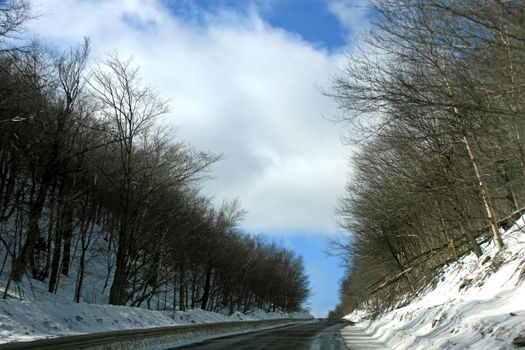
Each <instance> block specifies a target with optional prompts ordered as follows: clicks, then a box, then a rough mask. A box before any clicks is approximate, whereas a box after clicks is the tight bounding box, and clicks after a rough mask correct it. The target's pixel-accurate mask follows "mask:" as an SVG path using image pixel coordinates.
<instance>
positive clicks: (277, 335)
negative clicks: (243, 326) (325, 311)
mask: <svg viewBox="0 0 525 350" xmlns="http://www.w3.org/2000/svg"><path fill="white" fill-rule="evenodd" d="M345 326H347V324H346V323H334V322H329V321H324V320H321V321H319V322H314V323H308V324H300V325H291V326H284V327H279V328H274V329H268V330H264V331H257V332H252V333H248V334H241V335H232V336H226V337H221V338H215V339H211V340H206V341H203V342H200V343H196V344H192V345H185V346H180V347H176V348H172V349H178V350H180V349H194V350H214V349H227V350H236V349H250V350H256V349H261V350H262V349H265V350H268V349H271V350H281V349H282V350H294V349H297V350H305V349H306V350H309V349H311V350H340V349H346V347H345V345H344V342H343V338H342V337H341V335H340V332H339V331H340V330H341V329H342V328H343V327H345Z"/></svg>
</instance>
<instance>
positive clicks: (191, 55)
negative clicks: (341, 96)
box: [31, 0, 346, 233]
mask: <svg viewBox="0 0 525 350" xmlns="http://www.w3.org/2000/svg"><path fill="white" fill-rule="evenodd" d="M35 7H36V11H37V12H39V13H42V14H43V16H42V17H41V18H39V19H38V20H36V21H34V22H33V23H32V24H31V29H32V30H33V31H35V32H36V33H39V34H40V35H41V36H42V37H43V38H48V39H49V40H51V41H52V42H57V43H59V45H63V46H66V45H71V44H73V43H75V42H78V41H80V40H81V39H82V37H84V36H88V37H90V38H91V40H92V44H93V49H94V50H93V51H94V56H95V57H103V54H104V53H107V52H114V51H115V50H116V51H118V52H119V53H120V54H121V55H123V56H127V55H130V54H132V55H133V57H134V58H135V60H136V62H137V64H139V65H140V66H141V71H142V75H143V77H144V80H145V81H146V82H148V83H149V84H151V85H153V86H155V87H156V88H157V89H158V90H159V91H160V92H161V94H162V95H164V96H166V97H169V98H171V101H172V106H173V110H174V112H173V113H172V114H170V115H169V116H167V117H166V118H165V119H167V120H169V122H170V123H173V124H174V125H176V126H178V127H179V136H180V137H181V138H182V139H184V140H185V141H187V142H189V143H190V144H192V145H194V146H195V147H196V148H197V149H204V150H210V151H214V152H220V153H223V154H224V155H225V157H226V159H225V160H223V161H222V162H220V163H218V164H217V165H216V166H215V167H214V176H215V179H214V180H212V181H209V182H208V183H206V184H205V187H204V191H205V192H206V194H208V195H213V196H214V197H215V198H216V199H217V201H218V202H220V201H222V198H232V197H239V198H240V200H241V203H242V204H243V206H244V207H245V208H246V209H247V210H248V212H249V214H248V216H247V218H246V221H245V228H246V229H248V230H251V231H256V232H262V231H271V232H281V233H282V232H287V231H300V230H307V231H321V232H323V231H324V232H326V231H328V232H330V231H334V230H336V227H335V224H334V223H333V218H332V213H333V210H334V207H335V205H336V202H337V198H338V196H339V195H340V194H342V192H343V188H344V182H345V174H346V161H345V157H344V151H345V150H344V147H343V146H342V145H341V143H340V141H339V132H340V126H339V125H334V124H332V123H330V122H328V121H326V120H324V119H323V118H322V116H323V115H325V116H331V115H333V114H334V113H336V108H335V105H334V103H333V102H332V101H331V100H330V99H329V98H327V97H324V96H322V95H321V93H320V92H319V90H318V88H317V87H318V86H322V87H327V86H329V85H330V79H331V77H332V76H333V75H334V74H336V73H337V72H338V71H339V69H340V67H341V65H342V63H343V62H344V60H345V58H344V57H343V56H341V55H339V54H332V53H329V52H327V51H324V50H321V49H318V48H316V47H315V46H313V45H310V44H309V43H307V42H305V41H303V40H301V39H300V38H298V37H297V36H296V35H293V34H290V33H287V32H285V31H284V30H282V29H275V28H272V27H270V26H269V25H268V24H266V23H265V22H264V21H263V20H262V19H261V17H260V16H259V15H258V13H257V11H256V10H255V7H254V8H252V10H250V11H249V12H248V13H247V14H246V15H244V16H243V15H240V14H238V13H233V12H228V11H220V12H217V13H215V14H213V15H212V14H210V15H208V16H206V17H205V20H204V22H203V23H196V22H194V21H191V20H184V19H182V18H179V17H176V16H175V15H173V14H172V13H171V12H170V11H169V10H168V9H166V8H165V7H163V5H162V4H161V3H160V2H159V1H156V0H147V1H139V0H122V1H85V0H60V1H58V0H38V1H35Z"/></svg>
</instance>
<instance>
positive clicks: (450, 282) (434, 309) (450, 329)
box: [345, 217, 525, 349]
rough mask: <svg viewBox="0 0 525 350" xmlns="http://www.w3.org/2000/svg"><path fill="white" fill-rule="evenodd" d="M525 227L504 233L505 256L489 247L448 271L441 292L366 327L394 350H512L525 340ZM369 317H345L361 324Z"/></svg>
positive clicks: (360, 314) (444, 272)
mask: <svg viewBox="0 0 525 350" xmlns="http://www.w3.org/2000/svg"><path fill="white" fill-rule="evenodd" d="M524 227H525V220H524V218H523V217H522V218H521V219H520V220H518V221H517V222H516V224H515V225H514V226H513V227H511V228H510V229H509V230H507V232H505V233H504V234H503V238H504V241H505V244H506V246H505V248H504V249H503V250H502V251H501V252H499V253H497V249H496V247H495V245H494V243H493V242H491V243H488V244H486V245H485V246H483V251H484V254H483V256H481V257H480V258H477V257H476V256H475V255H474V254H470V255H468V256H465V257H463V258H462V259H460V261H458V262H456V263H454V264H451V265H449V266H447V267H446V268H444V269H442V271H441V273H440V275H439V278H440V280H439V282H438V283H437V285H436V287H435V288H433V289H429V290H428V291H427V292H426V293H425V294H423V295H421V296H420V297H418V298H417V299H416V300H414V301H413V302H412V303H410V304H409V305H407V306H405V307H402V308H399V309H396V310H393V311H391V312H388V313H386V314H384V315H383V316H381V317H380V318H379V319H376V320H375V321H362V322H361V323H360V326H362V327H363V329H364V331H365V332H367V333H369V334H371V335H373V336H374V337H377V338H379V339H380V340H382V341H383V342H385V343H386V344H387V345H388V346H389V347H391V348H392V349H469V348H471V349H512V348H513V347H512V340H513V339H514V338H516V337H518V336H525V303H524V300H525V283H524V277H525V276H524V274H525V233H524ZM498 261H499V262H500V263H501V265H500V267H499V268H495V267H494V265H497V264H495V263H496V262H498ZM363 313H364V311H363V310H356V311H354V312H353V313H351V314H349V315H347V316H346V317H345V318H346V319H348V320H350V321H354V322H356V321H358V322H359V321H360V320H362V318H363V316H364V314H363Z"/></svg>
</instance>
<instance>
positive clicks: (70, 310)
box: [0, 299, 313, 343]
mask: <svg viewBox="0 0 525 350" xmlns="http://www.w3.org/2000/svg"><path fill="white" fill-rule="evenodd" d="M299 316H304V317H299ZM276 318H281V319H282V318H295V319H297V318H303V319H304V318H313V317H312V316H311V315H310V314H287V313H265V312H263V311H262V310H258V311H257V313H256V314H250V315H244V314H241V313H238V312H237V313H234V314H232V315H230V316H226V315H222V314H218V313H214V312H210V311H204V310H200V309H195V310H189V311H184V312H180V311H177V312H176V313H175V316H174V317H173V312H170V311H150V310H146V309H142V308H133V307H126V306H113V305H95V304H75V303H64V302H50V301H27V300H17V299H7V300H0V343H8V342H16V341H30V340H36V339H41V338H50V337H56V336H66V335H75V334H85V333H94V332H107V331H113V330H125V329H137V328H150V327H164V326H176V325H188V324H202V323H216V322H232V321H247V320H267V319H276Z"/></svg>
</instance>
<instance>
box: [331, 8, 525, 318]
mask: <svg viewBox="0 0 525 350" xmlns="http://www.w3.org/2000/svg"><path fill="white" fill-rule="evenodd" d="M524 4H525V3H524V2H523V1H484V0H453V1H448V0H447V1H425V0H395V1H390V0H381V1H372V4H371V8H372V11H373V16H371V24H370V28H369V30H368V32H367V33H366V34H365V35H363V40H362V41H361V46H360V49H359V50H356V52H353V53H352V54H351V55H350V57H349V60H348V65H347V67H346V69H345V71H344V72H343V73H342V74H341V75H340V76H339V77H338V78H337V79H335V81H334V88H333V90H332V92H331V94H330V95H331V96H332V97H333V98H334V99H335V100H336V101H337V102H338V104H339V106H340V108H341V109H342V111H343V115H342V117H341V118H340V121H341V122H342V123H344V125H345V126H347V128H348V140H347V141H348V142H350V143H359V144H360V145H361V147H360V149H359V152H358V153H357V154H356V155H355V156H353V159H352V166H353V172H352V176H351V180H350V181H349V182H348V185H347V188H346V193H345V195H344V197H343V199H342V200H341V202H340V206H339V209H338V212H339V215H340V220H341V224H342V226H343V227H344V228H346V229H347V230H348V231H350V232H351V233H352V235H351V237H350V238H349V239H347V240H346V241H343V242H339V243H338V246H337V249H339V251H340V252H342V253H343V255H344V257H345V261H346V264H347V266H348V268H347V275H346V277H345V278H344V280H343V281H342V284H341V289H340V296H341V301H340V304H339V306H338V307H337V309H336V310H335V312H334V314H333V316H342V315H344V314H347V313H348V312H350V311H352V310H354V309H356V308H359V307H367V308H368V309H369V310H373V311H374V313H375V314H376V315H378V314H381V313H383V312H384V311H387V310H389V309H392V308H394V307H399V306H402V305H406V304H408V303H410V301H411V299H413V298H415V297H416V296H417V295H418V293H420V292H421V291H422V290H423V289H424V288H425V287H426V286H428V285H429V284H431V283H435V282H436V279H435V276H436V275H437V274H436V273H437V271H438V270H439V268H440V267H442V266H444V265H445V264H447V263H449V262H451V261H454V260H457V259H458V258H459V257H461V256H463V255H465V254H467V253H470V252H474V253H475V254H476V255H477V256H480V255H481V254H482V251H481V249H480V244H482V243H483V242H487V241H488V240H492V239H493V240H494V242H495V243H496V246H497V247H499V249H501V248H502V247H504V246H505V245H512V244H513V242H512V241H508V242H507V241H505V240H504V239H502V237H501V235H500V228H501V229H506V228H508V226H509V225H510V224H512V222H513V220H512V219H516V218H517V217H520V216H521V214H522V213H523V207H524V206H525V197H524V196H523V193H524V190H525V148H524V147H525V146H524V137H525V118H524V107H525V105H524V101H525V98H524V97H525V95H524V93H525V90H524V83H525V80H524V79H525V74H524V73H525V72H524V67H525V5H524ZM492 264H497V256H496V258H494V259H493V262H492Z"/></svg>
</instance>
